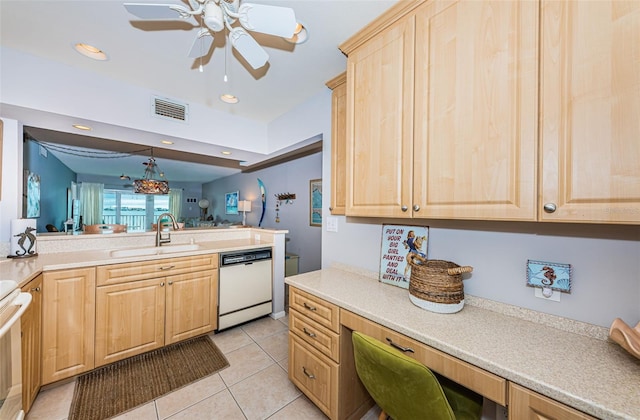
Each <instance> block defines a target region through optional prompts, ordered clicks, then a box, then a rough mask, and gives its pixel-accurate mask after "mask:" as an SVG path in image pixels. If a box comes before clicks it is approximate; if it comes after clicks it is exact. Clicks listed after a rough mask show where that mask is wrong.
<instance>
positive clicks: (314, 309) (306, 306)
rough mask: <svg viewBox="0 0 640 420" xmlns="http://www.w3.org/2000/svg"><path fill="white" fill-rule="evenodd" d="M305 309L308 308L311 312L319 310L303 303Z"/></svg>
mask: <svg viewBox="0 0 640 420" xmlns="http://www.w3.org/2000/svg"><path fill="white" fill-rule="evenodd" d="M303 305H304V307H305V308H307V309H308V310H310V311H316V310H317V308H316V307H315V306H310V305H308V304H307V302H305V303H303Z"/></svg>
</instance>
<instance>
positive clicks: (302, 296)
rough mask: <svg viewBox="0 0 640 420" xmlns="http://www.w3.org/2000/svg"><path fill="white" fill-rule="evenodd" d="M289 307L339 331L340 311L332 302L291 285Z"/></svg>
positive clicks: (336, 331)
mask: <svg viewBox="0 0 640 420" xmlns="http://www.w3.org/2000/svg"><path fill="white" fill-rule="evenodd" d="M289 307H291V308H293V309H295V310H297V311H298V312H299V313H301V314H302V315H304V316H307V317H309V318H311V319H312V320H314V321H315V322H317V323H318V324H320V325H322V326H325V327H327V328H329V329H330V330H331V331H333V332H335V333H339V332H340V329H339V328H340V318H339V316H340V311H339V310H338V307H337V306H336V305H334V304H332V303H329V302H327V301H325V300H322V299H320V298H318V297H315V296H313V295H310V294H309V293H306V292H303V291H302V290H299V289H296V288H295V287H292V288H290V291H289Z"/></svg>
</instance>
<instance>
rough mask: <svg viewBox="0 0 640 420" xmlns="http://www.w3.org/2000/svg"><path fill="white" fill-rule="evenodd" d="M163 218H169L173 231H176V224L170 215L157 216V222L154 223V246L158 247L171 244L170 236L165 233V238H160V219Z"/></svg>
mask: <svg viewBox="0 0 640 420" xmlns="http://www.w3.org/2000/svg"><path fill="white" fill-rule="evenodd" d="M165 216H169V218H170V219H171V222H172V223H173V229H174V230H178V222H177V221H176V218H175V217H174V216H173V214H171V213H162V214H161V215H160V216H158V221H157V222H156V246H160V245H162V244H166V243H169V242H171V234H170V233H169V232H167V236H162V223H161V221H162V218H164V217H165Z"/></svg>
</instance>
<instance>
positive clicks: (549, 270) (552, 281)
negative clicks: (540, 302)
mask: <svg viewBox="0 0 640 420" xmlns="http://www.w3.org/2000/svg"><path fill="white" fill-rule="evenodd" d="M527 286H529V287H539V288H541V289H543V290H544V289H547V290H549V289H550V290H556V291H558V292H563V293H571V265H570V264H561V263H553V262H547V261H535V260H527Z"/></svg>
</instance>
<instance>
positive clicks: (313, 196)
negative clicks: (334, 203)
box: [309, 179, 322, 226]
mask: <svg viewBox="0 0 640 420" xmlns="http://www.w3.org/2000/svg"><path fill="white" fill-rule="evenodd" d="M309 225H310V226H322V180H321V179H312V180H311V181H309Z"/></svg>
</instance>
